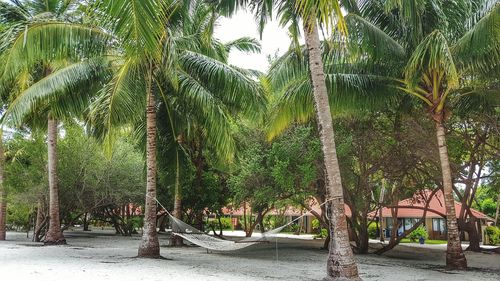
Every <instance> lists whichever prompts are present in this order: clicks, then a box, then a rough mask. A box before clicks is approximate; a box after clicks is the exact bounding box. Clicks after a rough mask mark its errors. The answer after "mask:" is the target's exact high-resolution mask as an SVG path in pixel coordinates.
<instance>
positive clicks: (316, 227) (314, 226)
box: [311, 219, 320, 232]
mask: <svg viewBox="0 0 500 281" xmlns="http://www.w3.org/2000/svg"><path fill="white" fill-rule="evenodd" d="M311 226H312V229H313V230H314V231H318V232H319V227H320V223H319V220H318V219H313V220H312V222H311Z"/></svg>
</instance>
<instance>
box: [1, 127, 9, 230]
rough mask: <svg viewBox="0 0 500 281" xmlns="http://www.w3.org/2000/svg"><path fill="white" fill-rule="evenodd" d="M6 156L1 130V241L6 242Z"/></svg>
mask: <svg viewBox="0 0 500 281" xmlns="http://www.w3.org/2000/svg"><path fill="white" fill-rule="evenodd" d="M4 174H5V156H4V150H3V130H2V129H0V240H5V232H6V228H5V226H6V223H7V190H6V188H5V184H4Z"/></svg>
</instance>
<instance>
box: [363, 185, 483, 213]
mask: <svg viewBox="0 0 500 281" xmlns="http://www.w3.org/2000/svg"><path fill="white" fill-rule="evenodd" d="M431 194H432V191H431V190H428V189H426V190H424V191H422V192H417V193H415V194H414V195H413V197H412V198H407V199H404V200H401V201H399V202H398V206H402V207H403V208H398V214H397V216H398V218H420V217H422V216H423V214H424V210H423V208H424V207H425V202H426V200H427V199H428V198H429V196H431ZM461 208H462V204H461V203H460V202H456V201H455V212H456V214H457V218H458V216H459V215H460V209H461ZM470 210H471V212H472V214H473V215H474V216H475V217H476V218H479V219H486V220H490V221H493V219H492V218H490V217H488V216H487V215H485V214H483V213H481V212H479V211H477V210H475V209H472V208H471V209H470ZM445 214H446V209H445V207H444V196H443V192H442V191H441V190H439V191H437V192H436V194H435V195H434V196H433V197H432V199H431V200H430V203H429V209H428V211H427V214H426V217H428V218H442V217H443V216H444V215H445ZM378 215H379V213H378V212H377V213H376V212H371V213H369V214H368V216H370V217H373V216H375V217H378ZM382 217H392V213H391V208H387V207H384V208H382Z"/></svg>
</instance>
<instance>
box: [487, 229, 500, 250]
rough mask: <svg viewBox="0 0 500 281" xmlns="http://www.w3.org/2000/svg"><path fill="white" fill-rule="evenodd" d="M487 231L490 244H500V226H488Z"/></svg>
mask: <svg viewBox="0 0 500 281" xmlns="http://www.w3.org/2000/svg"><path fill="white" fill-rule="evenodd" d="M485 232H486V236H487V237H488V243H489V245H493V246H495V245H500V228H498V227H497V226H488V227H486V229H485Z"/></svg>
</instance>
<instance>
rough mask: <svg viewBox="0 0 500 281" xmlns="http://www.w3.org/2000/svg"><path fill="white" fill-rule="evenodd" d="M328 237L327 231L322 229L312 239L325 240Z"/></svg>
mask: <svg viewBox="0 0 500 281" xmlns="http://www.w3.org/2000/svg"><path fill="white" fill-rule="evenodd" d="M326 237H328V229H326V228H322V229H321V231H320V232H319V233H318V234H316V235H314V238H326Z"/></svg>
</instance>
